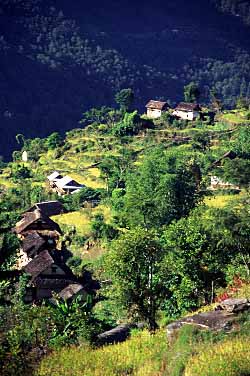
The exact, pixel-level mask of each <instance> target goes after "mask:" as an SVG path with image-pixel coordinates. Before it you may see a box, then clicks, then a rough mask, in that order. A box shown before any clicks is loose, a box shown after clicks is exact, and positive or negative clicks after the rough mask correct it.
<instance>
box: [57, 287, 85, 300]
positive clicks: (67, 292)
mask: <svg viewBox="0 0 250 376" xmlns="http://www.w3.org/2000/svg"><path fill="white" fill-rule="evenodd" d="M83 291H84V288H83V286H82V285H80V283H71V284H70V285H68V286H67V287H65V288H64V289H63V290H62V291H60V293H59V296H60V298H62V299H64V300H68V299H71V298H73V297H74V296H75V295H77V294H79V293H80V292H83Z"/></svg>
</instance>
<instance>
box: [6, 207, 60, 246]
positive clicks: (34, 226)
mask: <svg viewBox="0 0 250 376" xmlns="http://www.w3.org/2000/svg"><path fill="white" fill-rule="evenodd" d="M30 231H37V232H38V234H44V235H46V234H47V235H52V233H53V234H58V236H59V234H61V233H62V232H61V229H60V227H59V225H58V224H57V223H56V222H54V221H52V219H50V218H49V217H47V216H46V215H45V214H43V213H42V211H41V210H39V209H35V210H34V211H32V212H25V213H23V214H22V219H21V220H20V221H19V222H17V224H16V226H15V227H14V229H13V232H15V233H16V234H17V235H18V236H19V238H21V239H23V238H25V236H26V235H28V234H29V233H30Z"/></svg>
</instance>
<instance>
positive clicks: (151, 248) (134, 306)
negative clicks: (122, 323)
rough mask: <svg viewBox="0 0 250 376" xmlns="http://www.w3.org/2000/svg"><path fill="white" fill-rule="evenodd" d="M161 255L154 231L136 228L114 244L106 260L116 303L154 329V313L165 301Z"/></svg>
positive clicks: (160, 248) (164, 277) (164, 276)
mask: <svg viewBox="0 0 250 376" xmlns="http://www.w3.org/2000/svg"><path fill="white" fill-rule="evenodd" d="M163 257H164V252H163V250H162V247H161V245H160V242H159V239H158V237H157V235H156V233H155V232H154V231H146V230H145V229H142V228H140V227H137V228H135V229H133V230H131V231H128V232H126V233H125V234H123V235H121V236H120V237H119V239H118V240H114V241H113V242H112V245H111V249H110V251H109V252H108V254H107V256H106V260H105V265H106V269H107V270H108V272H109V274H110V276H111V279H112V282H113V291H114V294H115V296H116V299H117V300H118V302H119V303H120V304H121V305H122V306H123V307H124V308H125V309H127V311H128V313H129V315H131V316H132V317H138V316H139V318H140V319H143V320H146V321H147V322H148V324H149V328H150V329H151V330H154V329H155V328H156V326H157V325H156V311H157V309H158V308H159V306H160V305H161V303H162V301H163V300H164V299H165V298H166V294H165V289H164V281H165V279H166V278H167V275H166V274H165V273H164V266H163V265H162V263H161V261H162V259H163Z"/></svg>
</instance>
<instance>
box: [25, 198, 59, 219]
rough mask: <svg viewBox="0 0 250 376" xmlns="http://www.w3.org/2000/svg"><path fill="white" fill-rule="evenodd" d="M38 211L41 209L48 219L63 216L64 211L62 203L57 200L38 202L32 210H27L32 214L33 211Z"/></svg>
mask: <svg viewBox="0 0 250 376" xmlns="http://www.w3.org/2000/svg"><path fill="white" fill-rule="evenodd" d="M36 209H39V210H40V211H41V212H42V213H43V214H44V215H46V216H47V217H51V216H53V215H58V214H61V213H63V211H64V210H63V205H62V203H61V202H59V201H56V200H55V201H42V202H37V203H36V204H34V205H33V206H32V207H31V208H29V209H28V210H26V212H32V211H35V210H36ZM24 213H25V212H24Z"/></svg>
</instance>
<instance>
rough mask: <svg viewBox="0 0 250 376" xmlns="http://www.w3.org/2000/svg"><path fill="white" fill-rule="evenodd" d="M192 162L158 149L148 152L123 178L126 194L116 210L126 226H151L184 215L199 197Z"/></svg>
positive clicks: (166, 222) (160, 224)
mask: <svg viewBox="0 0 250 376" xmlns="http://www.w3.org/2000/svg"><path fill="white" fill-rule="evenodd" d="M192 163H193V162H191V164H190V163H188V162H185V161H184V160H182V159H181V158H177V156H176V155H172V154H169V155H164V152H163V150H162V149H161V148H159V149H156V150H155V151H154V152H153V153H151V154H149V155H148V157H147V158H146V159H145V160H144V161H143V163H142V164H141V165H140V166H139V167H138V168H137V170H136V171H134V172H132V173H130V174H129V175H128V177H127V179H126V194H125V195H124V196H123V197H121V200H122V201H123V205H120V206H121V207H122V209H121V211H120V212H118V213H117V214H118V218H120V220H121V222H122V223H123V224H126V226H128V227H130V228H131V227H133V226H135V225H140V226H142V227H146V228H151V227H157V226H162V225H164V224H169V223H170V222H171V221H172V220H173V219H179V218H181V217H182V216H186V215H187V214H188V213H189V211H190V210H191V209H192V208H193V207H194V206H195V205H196V203H197V202H198V201H199V199H200V193H199V186H198V184H197V182H196V179H195V174H194V173H193V169H192Z"/></svg>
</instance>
